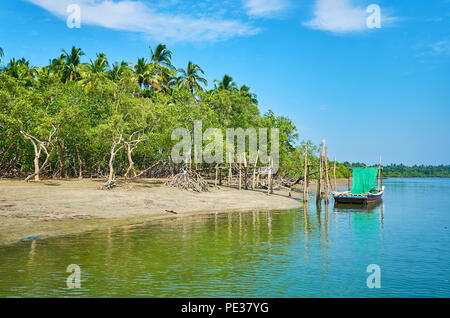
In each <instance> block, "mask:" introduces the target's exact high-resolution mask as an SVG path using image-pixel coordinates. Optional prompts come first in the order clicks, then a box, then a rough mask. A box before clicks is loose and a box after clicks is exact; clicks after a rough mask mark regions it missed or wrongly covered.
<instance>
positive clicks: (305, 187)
mask: <svg viewBox="0 0 450 318" xmlns="http://www.w3.org/2000/svg"><path fill="white" fill-rule="evenodd" d="M307 178H308V146H305V172H304V176H303V201H308V180H307Z"/></svg>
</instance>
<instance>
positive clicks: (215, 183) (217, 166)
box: [214, 164, 219, 188]
mask: <svg viewBox="0 0 450 318" xmlns="http://www.w3.org/2000/svg"><path fill="white" fill-rule="evenodd" d="M218 179H219V164H216V179H215V180H214V187H216V188H217V180H218Z"/></svg>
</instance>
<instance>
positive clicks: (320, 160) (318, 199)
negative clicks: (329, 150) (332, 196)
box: [316, 141, 325, 203]
mask: <svg viewBox="0 0 450 318" xmlns="http://www.w3.org/2000/svg"><path fill="white" fill-rule="evenodd" d="M324 147H325V141H322V150H321V151H320V158H319V178H318V179H317V193H316V202H317V203H318V202H319V201H320V200H321V198H322V193H321V184H320V183H321V181H322V162H323V151H324V149H323V148H324Z"/></svg>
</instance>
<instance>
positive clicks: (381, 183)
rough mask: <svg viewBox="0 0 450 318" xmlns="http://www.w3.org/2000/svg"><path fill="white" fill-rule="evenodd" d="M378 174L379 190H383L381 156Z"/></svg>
mask: <svg viewBox="0 0 450 318" xmlns="http://www.w3.org/2000/svg"><path fill="white" fill-rule="evenodd" d="M378 170H379V174H380V190H382V189H383V168H381V156H380V166H379V167H378Z"/></svg>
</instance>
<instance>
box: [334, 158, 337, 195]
mask: <svg viewBox="0 0 450 318" xmlns="http://www.w3.org/2000/svg"><path fill="white" fill-rule="evenodd" d="M333 177H334V191H337V186H336V157H334V166H333Z"/></svg>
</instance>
